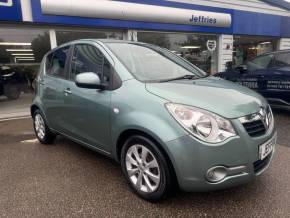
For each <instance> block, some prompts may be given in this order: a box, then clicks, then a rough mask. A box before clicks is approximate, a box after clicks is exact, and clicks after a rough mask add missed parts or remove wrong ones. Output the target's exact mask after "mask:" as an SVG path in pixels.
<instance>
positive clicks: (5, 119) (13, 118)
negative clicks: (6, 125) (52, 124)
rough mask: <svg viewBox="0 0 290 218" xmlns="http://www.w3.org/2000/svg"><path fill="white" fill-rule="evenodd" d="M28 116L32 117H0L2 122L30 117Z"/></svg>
mask: <svg viewBox="0 0 290 218" xmlns="http://www.w3.org/2000/svg"><path fill="white" fill-rule="evenodd" d="M28 118H31V116H24V117H12V118H4V119H0V122H3V121H9V120H21V119H28Z"/></svg>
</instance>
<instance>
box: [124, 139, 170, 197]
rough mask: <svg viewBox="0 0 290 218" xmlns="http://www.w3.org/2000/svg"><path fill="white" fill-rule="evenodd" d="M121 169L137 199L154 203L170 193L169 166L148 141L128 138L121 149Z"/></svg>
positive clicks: (159, 152) (160, 153) (154, 146)
mask: <svg viewBox="0 0 290 218" xmlns="http://www.w3.org/2000/svg"><path fill="white" fill-rule="evenodd" d="M121 167H122V171H123V174H124V175H125V178H126V179H127V181H128V183H129V185H130V187H131V188H132V190H133V191H134V192H135V193H136V194H137V195H138V196H139V197H141V198H143V199H145V200H148V201H152V202H156V201H159V200H161V199H163V198H165V197H166V196H168V194H169V193H171V189H172V185H173V177H172V175H171V172H170V169H169V165H168V163H167V161H166V159H165V157H164V155H163V154H162V152H161V151H160V150H159V149H158V147H157V146H156V145H155V144H154V143H153V142H152V141H151V140H150V139H148V138H146V137H143V136H138V135H136V136H132V137H130V138H129V139H128V140H127V141H126V142H125V144H124V146H123V147H122V151H121Z"/></svg>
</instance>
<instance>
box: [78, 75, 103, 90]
mask: <svg viewBox="0 0 290 218" xmlns="http://www.w3.org/2000/svg"><path fill="white" fill-rule="evenodd" d="M75 83H76V86H78V87H80V88H86V89H104V88H105V87H106V86H105V85H104V84H102V83H101V80H100V77H99V76H98V75H97V74H95V73H93V72H86V73H80V74H78V75H77V76H76V79H75Z"/></svg>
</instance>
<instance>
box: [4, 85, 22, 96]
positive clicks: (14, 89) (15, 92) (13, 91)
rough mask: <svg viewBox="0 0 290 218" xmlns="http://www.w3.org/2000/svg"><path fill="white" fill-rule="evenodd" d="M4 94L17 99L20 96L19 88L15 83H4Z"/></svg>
mask: <svg viewBox="0 0 290 218" xmlns="http://www.w3.org/2000/svg"><path fill="white" fill-rule="evenodd" d="M4 95H5V96H6V97H7V98H9V99H11V100H15V99H18V98H19V96H20V90H19V88H18V86H17V84H8V85H6V86H5V87H4Z"/></svg>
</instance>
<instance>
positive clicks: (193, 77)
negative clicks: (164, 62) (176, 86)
mask: <svg viewBox="0 0 290 218" xmlns="http://www.w3.org/2000/svg"><path fill="white" fill-rule="evenodd" d="M182 79H189V80H190V79H197V76H196V75H193V74H187V75H183V76H179V77H175V78H171V79H164V80H159V82H161V83H164V82H170V81H174V80H182Z"/></svg>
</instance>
